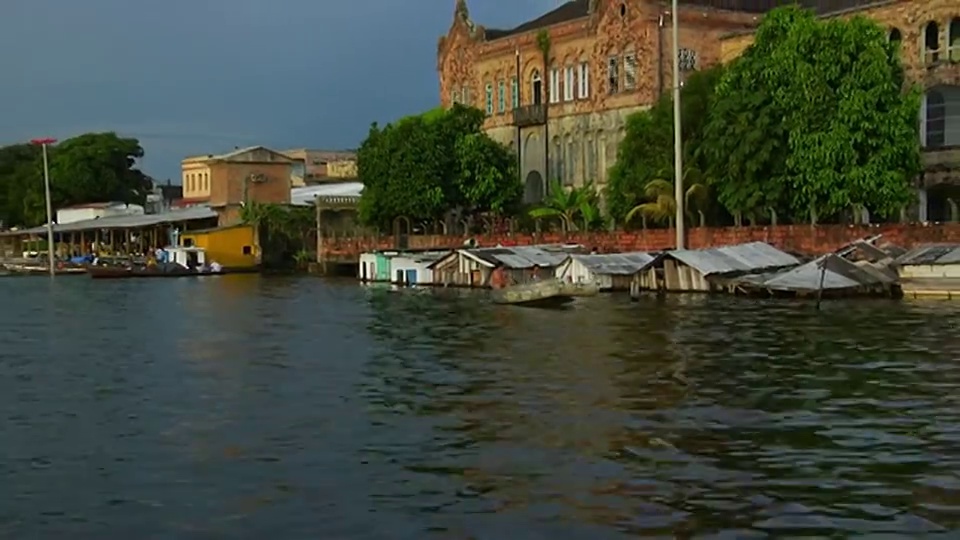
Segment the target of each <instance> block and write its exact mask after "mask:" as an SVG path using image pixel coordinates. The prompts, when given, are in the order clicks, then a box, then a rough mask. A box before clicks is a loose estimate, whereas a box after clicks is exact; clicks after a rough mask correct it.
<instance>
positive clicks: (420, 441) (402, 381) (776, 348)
mask: <svg viewBox="0 0 960 540" xmlns="http://www.w3.org/2000/svg"><path fill="white" fill-rule="evenodd" d="M0 295H2V296H3V298H5V299H6V302H4V307H3V308H2V310H0V475H2V476H0V478H2V482H0V501H2V504H0V538H30V539H34V538H137V539H148V538H264V537H270V538H277V539H280V538H283V539H287V538H350V539H364V538H371V539H374V538H376V539H383V538H391V539H392V538H410V539H419V538H464V539H465V538H490V539H504V538H510V539H525V538H544V539H551V540H554V539H566V538H570V539H575V538H583V539H591V540H592V539H600V538H621V537H623V538H627V537H636V536H638V535H640V536H644V537H658V536H662V537H667V538H671V537H673V536H674V535H677V536H681V537H688V536H697V535H699V537H702V538H737V539H740V538H755V537H756V538H763V537H772V538H784V537H790V536H791V535H827V536H840V537H846V536H851V535H857V534H865V533H889V534H894V535H896V534H900V535H910V536H913V537H916V536H918V535H923V534H931V533H937V532H942V533H946V532H948V531H954V530H955V529H957V528H958V527H960V422H958V420H960V358H958V353H957V350H958V344H960V333H958V322H960V303H956V302H954V303H950V302H936V301H933V302H916V301H906V302H902V303H894V302H887V301H870V302H832V303H826V304H825V305H824V310H823V311H822V312H819V313H818V312H816V311H814V310H813V308H812V306H811V305H810V304H798V303H783V302H758V301H750V300H741V299H734V298H726V297H700V296H681V297H670V298H667V299H663V300H658V299H655V298H649V299H645V300H643V301H641V302H638V303H631V302H629V301H628V300H627V299H626V298H625V297H599V298H594V299H587V300H580V301H578V303H577V304H576V305H575V306H574V307H573V309H569V310H565V311H545V310H531V309H522V308H511V307H503V306H494V305H490V304H488V303H486V302H485V300H484V298H483V297H482V296H481V295H477V294H469V293H457V292H453V291H433V292H431V291H402V292H397V293H390V292H387V291H385V290H382V289H365V288H361V287H358V286H356V285H355V284H353V283H344V282H323V281H319V280H315V279H308V278H304V279H279V278H273V279H267V278H259V277H255V276H237V277H229V278H210V279H198V280H159V281H155V280H143V281H136V280H132V281H129V282H122V281H117V282H93V281H91V280H89V279H86V278H62V279H58V280H57V282H56V283H53V284H51V283H50V282H49V281H47V280H46V279H44V278H37V279H33V278H25V279H7V280H3V281H0ZM926 537H933V536H926Z"/></svg>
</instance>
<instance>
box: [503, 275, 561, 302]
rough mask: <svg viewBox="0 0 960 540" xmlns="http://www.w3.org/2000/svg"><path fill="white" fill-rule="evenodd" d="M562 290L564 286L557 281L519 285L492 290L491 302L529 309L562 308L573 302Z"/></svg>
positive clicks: (546, 280)
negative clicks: (527, 307)
mask: <svg viewBox="0 0 960 540" xmlns="http://www.w3.org/2000/svg"><path fill="white" fill-rule="evenodd" d="M564 288H565V287H564V284H563V283H562V282H561V281H560V280H557V279H545V280H542V281H531V282H529V283H520V284H517V285H510V286H508V287H504V288H503V289H496V290H494V291H493V301H494V302H495V303H497V304H513V305H518V306H529V307H555V306H562V305H564V304H569V303H570V302H573V300H574V295H571V294H569V292H570V291H565V290H564Z"/></svg>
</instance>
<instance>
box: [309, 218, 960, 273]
mask: <svg viewBox="0 0 960 540" xmlns="http://www.w3.org/2000/svg"><path fill="white" fill-rule="evenodd" d="M877 234H881V235H883V237H884V238H885V239H886V241H888V242H890V243H891V244H894V245H897V246H900V247H902V248H904V249H911V248H914V247H917V246H921V245H924V244H934V243H952V244H958V243H960V224H958V223H926V224H924V223H892V224H882V225H817V226H811V225H777V226H762V227H694V228H691V229H689V230H688V231H687V241H686V247H687V248H689V249H704V248H712V247H719V246H727V245H733V244H745V243H748V242H764V243H767V244H770V245H772V246H774V247H776V248H778V249H781V250H783V251H787V252H791V253H798V254H802V255H806V256H816V255H820V254H823V253H829V252H831V251H834V250H837V249H839V248H841V247H843V246H845V245H847V244H849V243H850V242H854V241H856V240H858V239H860V238H865V237H870V236H874V235H877ZM675 239H676V235H675V233H674V230H673V229H644V230H638V231H613V232H574V233H567V234H563V233H558V232H546V233H506V232H505V233H500V234H481V235H473V236H461V235H405V236H400V237H394V236H389V235H384V236H350V235H336V236H323V237H321V238H320V240H319V243H318V249H317V262H318V263H320V265H321V266H324V265H327V266H331V267H332V266H334V265H336V264H349V263H352V264H356V263H357V262H358V261H359V260H360V255H361V254H362V253H366V252H371V251H384V250H446V249H456V248H461V247H464V245H465V242H473V244H474V245H476V246H478V247H490V246H497V245H501V246H531V245H537V244H562V243H570V244H580V245H583V246H587V247H588V248H590V249H591V250H593V249H595V250H597V251H598V252H600V253H622V252H629V251H663V250H667V249H673V248H675V247H676V244H675Z"/></svg>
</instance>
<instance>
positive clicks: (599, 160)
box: [437, 0, 771, 202]
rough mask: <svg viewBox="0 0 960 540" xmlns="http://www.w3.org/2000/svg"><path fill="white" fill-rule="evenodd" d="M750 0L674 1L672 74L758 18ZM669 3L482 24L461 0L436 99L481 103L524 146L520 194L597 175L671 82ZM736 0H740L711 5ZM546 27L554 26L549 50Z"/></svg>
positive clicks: (565, 9)
mask: <svg viewBox="0 0 960 540" xmlns="http://www.w3.org/2000/svg"><path fill="white" fill-rule="evenodd" d="M757 3H758V2H757V1H751V0H715V1H713V2H710V1H706V0H701V1H700V2H690V1H681V4H682V7H681V9H680V12H679V13H680V15H679V17H680V19H679V23H680V41H681V43H680V45H681V47H680V60H681V62H680V63H681V74H680V77H679V78H678V79H679V80H680V81H681V82H682V80H683V77H684V75H685V74H687V73H690V72H692V71H694V70H698V69H702V68H706V67H709V66H711V65H713V64H715V63H717V62H719V61H720V59H721V48H720V44H721V40H720V38H721V37H722V36H724V35H726V34H729V33H732V32H742V31H744V30H749V29H752V28H755V27H756V25H757V24H758V22H759V13H760V12H762V11H763V10H762V9H758V8H756V4H757ZM760 3H764V2H760ZM766 3H771V2H766ZM668 4H669V3H667V5H664V4H662V3H660V2H656V1H653V0H573V1H570V2H567V3H565V4H563V5H561V6H560V7H558V8H556V9H554V10H553V11H551V12H549V13H547V14H545V15H543V16H541V17H539V18H537V19H534V20H532V21H529V22H526V23H523V24H521V25H519V26H517V27H516V28H513V29H510V30H496V29H492V28H485V27H483V26H480V25H477V24H476V23H475V22H474V21H473V20H471V18H470V15H469V12H468V8H467V4H466V0H456V4H455V9H454V19H453V23H452V24H451V26H450V29H449V30H448V32H447V34H446V35H445V36H443V37H442V38H440V41H439V44H438V51H437V56H438V58H437V68H438V71H439V73H440V93H441V101H442V103H443V104H444V105H445V106H450V105H452V104H453V103H456V102H460V103H466V104H470V105H472V106H475V107H478V108H480V109H481V110H484V111H486V113H487V120H486V122H485V124H484V128H485V130H486V132H487V133H488V134H489V135H490V136H491V137H492V138H494V139H495V140H497V141H499V142H501V143H502V144H504V145H507V146H508V147H510V148H511V149H512V150H514V151H517V150H519V152H518V154H519V161H520V168H521V177H522V178H523V182H524V199H525V201H526V202H536V201H539V200H540V199H542V198H543V196H544V195H545V194H546V192H547V189H548V186H549V185H550V184H551V182H552V181H559V182H560V183H562V184H564V185H567V186H581V185H584V184H586V183H588V182H592V183H593V184H594V185H595V186H597V187H602V186H603V185H604V184H605V183H606V182H607V174H608V170H609V168H610V167H611V166H612V165H613V164H614V162H615V161H616V157H617V148H618V146H619V143H620V141H621V140H622V139H623V137H624V129H625V123H626V118H627V117H628V116H629V115H631V114H632V113H635V112H637V111H642V110H644V109H647V108H649V107H650V106H651V105H652V104H653V103H655V102H656V100H657V99H658V98H659V97H660V96H661V95H662V94H663V93H664V92H669V91H670V90H671V88H672V84H673V82H672V81H673V74H672V71H673V62H672V60H671V50H672V39H671V36H672V33H671V24H672V21H671V16H672V15H671V13H670V10H669V5H668ZM741 4H743V5H745V6H747V7H746V8H744V9H741V10H724V9H718V8H717V7H716V6H718V5H720V6H721V7H723V6H732V7H739V6H740V5H741ZM541 31H543V32H545V33H546V34H547V35H548V36H549V50H548V55H546V58H545V57H544V56H545V55H544V54H543V49H542V48H541V44H540V43H539V42H538V35H539V34H540V33H541Z"/></svg>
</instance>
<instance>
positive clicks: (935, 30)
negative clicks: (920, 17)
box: [923, 21, 940, 64]
mask: <svg viewBox="0 0 960 540" xmlns="http://www.w3.org/2000/svg"><path fill="white" fill-rule="evenodd" d="M923 61H924V62H925V63H927V64H933V63H935V62H939V61H940V27H939V26H937V23H936V22H934V21H930V22H928V23H927V26H925V27H924V29H923Z"/></svg>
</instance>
